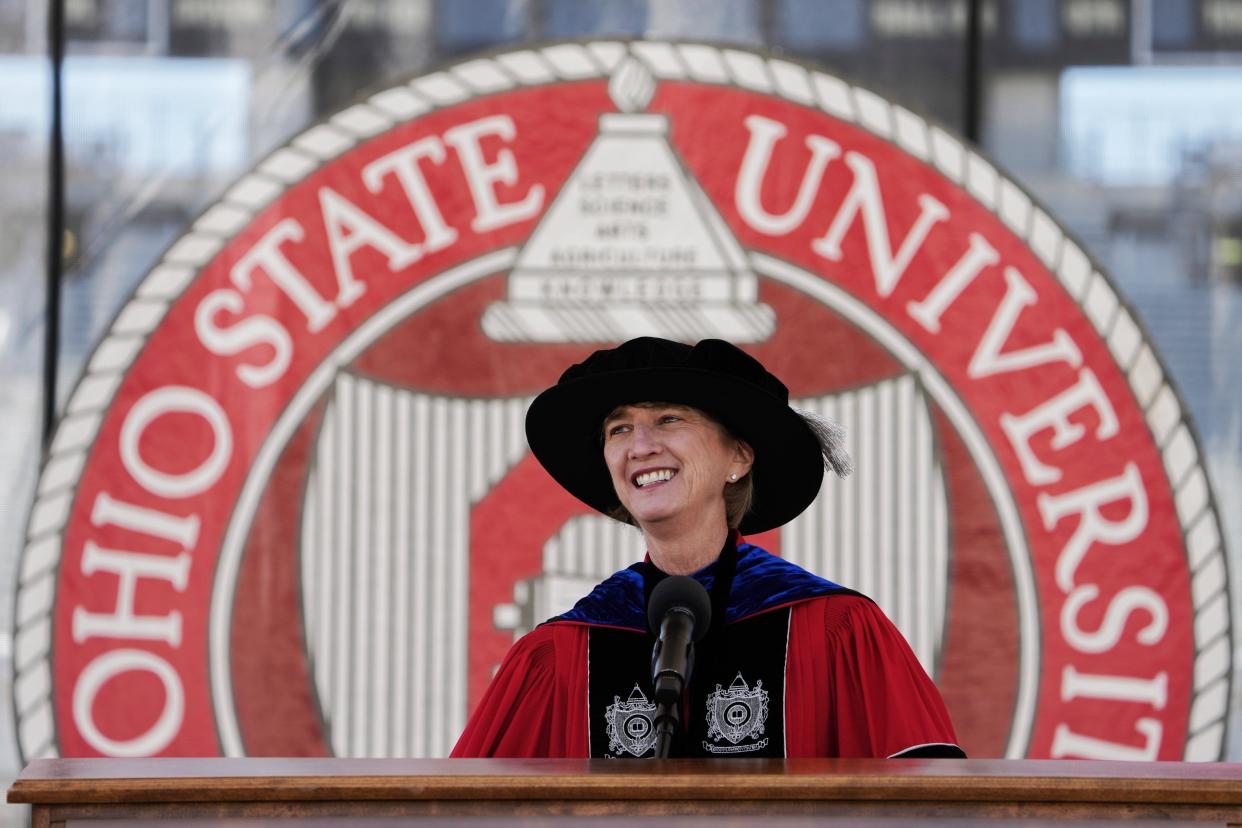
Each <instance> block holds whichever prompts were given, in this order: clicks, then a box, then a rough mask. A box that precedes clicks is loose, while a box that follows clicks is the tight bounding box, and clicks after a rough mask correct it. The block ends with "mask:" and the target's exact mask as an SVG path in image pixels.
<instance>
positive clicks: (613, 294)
mask: <svg viewBox="0 0 1242 828" xmlns="http://www.w3.org/2000/svg"><path fill="white" fill-rule="evenodd" d="M608 90H609V95H610V97H611V98H612V101H613V103H614V104H615V105H616V106H617V109H618V110H620V111H619V112H615V113H606V114H604V115H601V116H600V119H599V134H598V136H597V137H596V138H595V140H594V142H592V144H591V146H590V147H589V148H588V149H587V151H586V154H585V155H584V156H583V158H582V160H581V161H580V162H579V163H578V166H577V168H576V169H575V170H574V171H573V173H572V174H571V175H570V177H569V179H568V181H567V182H566V183H565V186H564V187H563V188H562V189H561V191H560V193H558V194H557V196H556V198H555V199H554V200H553V202H552V204H551V206H550V207H549V208H548V210H547V212H546V213H545V214H544V216H543V218H542V219H541V220H540V222H539V224H538V226H537V227H536V228H535V231H534V233H532V234H531V237H530V240H529V241H528V242H527V244H526V246H525V247H524V248H523V249H522V250H521V252H520V253H519V254H518V259H517V262H516V264H515V265H514V268H513V270H512V271H511V272H510V274H509V277H508V295H507V298H506V299H505V300H504V301H501V302H496V303H494V304H492V305H491V306H489V307H488V308H487V310H486V311H485V312H484V315H483V330H484V332H485V333H486V334H487V335H488V336H489V337H491V338H492V339H495V340H498V341H504V342H513V341H519V342H615V341H620V340H625V339H630V338H632V337H635V336H660V337H665V338H668V339H677V340H683V341H695V340H698V339H702V338H705V337H718V338H722V339H728V340H730V341H733V342H739V343H747V342H761V341H763V340H765V339H767V338H768V337H770V336H771V335H772V331H773V329H774V327H775V314H774V313H773V311H772V309H771V308H770V307H769V306H767V305H764V304H761V303H760V302H759V298H758V284H757V278H756V276H755V274H754V272H753V271H752V270H751V269H750V265H749V263H748V262H747V260H746V257H745V254H744V253H743V252H742V248H741V246H740V245H739V244H738V242H737V239H736V238H734V236H733V234H732V232H731V231H730V230H729V228H728V227H727V226H726V225H725V223H724V220H723V219H722V218H721V217H720V213H719V212H718V211H717V210H716V207H715V205H713V204H712V202H711V200H710V199H708V198H707V196H706V194H705V193H704V192H703V190H702V188H701V187H700V186H699V185H698V182H697V181H695V180H694V178H693V176H691V175H690V173H689V171H688V170H687V168H686V166H685V164H684V163H683V162H682V160H681V159H680V158H679V157H678V155H677V153H676V151H675V150H674V149H673V146H672V144H671V143H670V142H669V140H668V131H669V122H668V118H667V116H665V115H660V114H655V113H648V112H645V111H643V110H645V109H646V107H647V105H648V104H649V103H650V101H651V99H652V97H653V96H654V94H655V80H654V78H653V77H652V76H651V73H650V72H649V71H648V70H647V69H646V67H644V66H643V65H642V64H641V63H639V62H638V61H637V60H635V59H634V58H628V59H626V60H625V61H623V62H622V63H621V64H620V65H619V66H618V68H617V70H616V72H614V74H613V76H612V79H611V81H610V83H609V86H608Z"/></svg>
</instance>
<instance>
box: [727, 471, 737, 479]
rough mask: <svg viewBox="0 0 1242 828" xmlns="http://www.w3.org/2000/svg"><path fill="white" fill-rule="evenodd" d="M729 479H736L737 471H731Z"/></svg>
mask: <svg viewBox="0 0 1242 828" xmlns="http://www.w3.org/2000/svg"><path fill="white" fill-rule="evenodd" d="M729 479H730V480H737V473H736V472H735V473H733V474H731V475H729Z"/></svg>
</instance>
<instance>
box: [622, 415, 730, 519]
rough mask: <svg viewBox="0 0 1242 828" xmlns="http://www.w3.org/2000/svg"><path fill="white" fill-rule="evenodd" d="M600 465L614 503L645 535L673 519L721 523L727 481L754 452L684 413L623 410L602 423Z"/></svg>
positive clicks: (701, 417)
mask: <svg viewBox="0 0 1242 828" xmlns="http://www.w3.org/2000/svg"><path fill="white" fill-rule="evenodd" d="M604 462H605V463H607V465H608V472H609V474H610V475H611V476H612V485H613V488H615V489H616V491H617V497H618V498H619V499H620V501H621V505H622V506H624V507H625V508H626V509H627V510H628V511H629V513H630V514H631V515H633V516H634V519H635V520H636V521H638V524H639V526H642V527H644V528H646V527H648V526H654V525H656V524H661V523H665V522H668V521H675V520H677V519H679V518H682V519H685V518H687V517H688V518H690V519H691V520H697V519H701V518H702V519H713V520H714V519H715V516H716V515H717V513H718V514H719V516H720V519H721V520H722V521H723V520H724V514H725V505H724V489H725V486H726V485H727V484H728V483H729V482H730V475H733V474H736V475H737V476H738V478H739V479H740V478H742V477H743V476H745V475H746V473H747V472H748V471H750V467H751V463H752V462H753V452H752V451H751V448H750V446H749V445H747V444H746V443H744V442H742V441H741V440H736V439H734V438H732V437H730V436H729V435H728V433H727V432H726V431H725V430H724V428H722V427H721V426H720V425H719V424H718V423H717V422H716V421H715V420H713V419H711V418H710V417H709V416H707V415H706V414H704V413H703V412H702V411H699V410H698V409H696V408H691V407H689V406H685V405H675V404H672V403H639V404H636V405H623V406H621V407H620V408H617V409H616V410H615V411H613V412H612V413H611V414H610V415H608V417H607V418H605V420H604Z"/></svg>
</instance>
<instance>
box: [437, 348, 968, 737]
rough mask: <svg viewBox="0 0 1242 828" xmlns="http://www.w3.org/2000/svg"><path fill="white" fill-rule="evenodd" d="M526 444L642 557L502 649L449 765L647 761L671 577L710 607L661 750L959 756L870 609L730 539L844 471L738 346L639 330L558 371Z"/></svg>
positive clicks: (914, 664)
mask: <svg viewBox="0 0 1242 828" xmlns="http://www.w3.org/2000/svg"><path fill="white" fill-rule="evenodd" d="M526 434H527V439H528V441H529V443H530V447H531V450H532V451H533V452H534V454H535V456H536V457H537V458H538V459H539V461H540V462H541V463H542V464H543V465H544V467H545V468H546V469H547V470H548V472H549V473H550V474H551V475H552V477H553V478H555V479H556V481H557V482H558V483H560V484H561V485H562V486H564V487H565V488H566V489H567V490H568V491H569V492H570V493H572V494H574V495H575V496H576V497H578V498H579V499H581V500H582V501H583V502H585V503H586V504H588V505H589V506H591V507H592V508H594V509H597V510H599V511H601V512H603V513H605V514H608V515H610V516H612V517H614V518H616V519H618V520H623V521H626V522H629V523H632V524H634V525H636V526H637V527H638V528H639V529H640V530H641V531H642V533H643V537H644V539H645V540H646V543H647V560H645V561H643V562H642V563H638V564H635V565H633V566H631V567H630V568H629V569H625V570H622V571H621V572H618V573H617V574H615V575H613V576H612V577H611V578H609V579H608V580H606V581H604V582H603V583H602V584H600V585H599V586H597V587H596V588H595V589H594V591H592V592H591V594H590V595H588V596H586V597H585V598H583V599H582V600H581V601H579V602H578V603H577V604H576V605H575V606H574V608H573V609H572V610H570V611H569V612H567V613H565V614H564V615H561V616H559V617H558V618H554V619H552V620H551V621H549V622H548V623H545V624H543V625H541V626H540V627H538V628H537V629H535V630H534V631H532V632H531V633H530V634H528V635H526V636H525V637H523V638H522V639H521V640H520V641H518V642H517V643H516V644H515V645H514V646H513V649H512V650H511V651H510V652H509V655H508V656H507V657H506V658H505V661H504V663H503V664H502V665H501V667H500V670H499V672H498V673H497V674H496V677H495V679H494V680H493V681H492V684H491V686H490V687H489V688H488V690H487V693H486V694H485V696H484V698H483V700H482V702H481V703H480V705H479V707H478V709H477V710H476V711H475V713H474V715H473V716H472V718H471V720H470V723H469V724H468V725H467V727H466V730H465V732H464V733H463V734H462V736H461V739H460V740H459V741H458V743H457V746H456V748H454V750H453V755H454V756H553V757H555V756H584V757H585V756H597V757H602V756H611V757H638V756H650V755H652V753H653V751H654V743H655V732H654V727H653V724H652V719H653V715H654V712H655V704H654V702H653V701H652V690H651V650H652V644H653V642H654V638H653V636H652V634H651V633H650V632H649V631H648V628H647V613H646V602H647V598H648V597H649V596H650V595H651V592H652V590H653V589H654V587H655V585H656V584H658V583H659V582H660V581H661V580H662V579H663V578H665V577H666V576H669V575H691V576H692V577H694V578H695V579H696V580H698V581H699V582H700V583H701V584H702V585H703V586H704V587H705V588H706V589H707V592H708V593H709V595H710V596H711V601H712V614H711V618H712V621H711V627H710V629H709V631H708V633H707V635H706V637H705V638H704V639H703V640H702V641H700V642H699V643H698V645H696V664H695V667H694V671H693V673H692V676H691V680H690V684H689V687H688V688H687V689H686V692H685V696H684V701H683V705H682V710H681V715H682V727H681V731H680V733H679V734H678V737H677V740H676V741H675V743H674V747H673V751H672V755H673V756H741V757H762V756H790V757H794V756H916V755H917V756H961V755H963V754H962V751H961V749H960V748H958V747H957V745H956V744H955V742H956V739H955V737H954V735H953V727H952V724H951V723H950V722H949V717H948V714H947V713H946V711H945V708H944V703H943V702H942V701H941V698H940V695H939V693H938V692H937V690H936V688H935V686H934V685H933V684H932V682H931V680H930V679H929V678H928V677H927V674H926V673H925V672H924V671H923V669H922V668H921V667H920V665H919V663H918V661H917V660H916V659H915V657H914V654H913V653H912V652H911V651H910V648H909V646H908V645H907V644H906V642H905V641H904V640H903V639H902V637H901V635H900V633H898V632H897V630H896V629H895V628H894V627H893V625H892V624H891V623H890V622H889V621H888V619H887V618H885V617H884V615H883V613H881V612H880V610H879V609H878V608H877V607H876V606H875V604H874V603H872V602H871V601H870V600H869V599H867V598H865V597H863V596H861V595H859V594H858V593H856V592H853V591H851V590H849V589H846V588H844V587H841V586H838V585H836V584H833V583H831V582H829V581H825V580H824V579H822V578H819V577H817V576H815V575H813V574H811V573H809V572H807V571H805V570H803V569H801V568H799V567H797V566H795V565H793V564H791V563H788V562H786V561H784V560H782V559H781V558H778V557H775V556H773V555H771V554H769V553H767V552H766V551H764V550H762V549H760V548H758V547H756V546H753V545H751V544H748V543H746V542H745V540H744V539H743V538H742V535H741V534H740V533H751V534H753V533H756V532H762V531H765V530H767V529H772V528H775V527H777V526H781V525H782V524H784V523H786V522H788V521H790V520H792V519H793V518H794V517H796V516H797V515H798V514H799V513H801V512H802V511H803V510H804V509H805V508H806V507H807V506H809V505H810V503H811V502H812V501H813V500H814V499H815V497H816V495H817V494H818V492H819V487H820V484H821V482H822V480H823V475H824V468H825V466H828V467H829V468H832V469H833V470H834V471H836V472H837V473H838V474H841V475H842V476H843V475H845V474H847V473H848V472H849V460H848V457H847V456H846V455H845V452H844V451H843V449H842V448H841V445H840V443H841V438H840V430H839V429H838V428H836V427H835V426H833V425H832V424H829V423H825V422H822V421H818V420H815V419H813V418H810V417H808V416H806V415H803V414H800V413H799V412H797V411H795V410H794V409H792V408H791V407H790V406H789V391H788V389H787V388H786V387H785V386H784V384H782V383H781V382H780V380H778V379H777V378H776V377H774V376H773V375H772V374H770V373H769V372H768V371H767V370H765V369H764V367H763V366H762V365H761V364H760V363H759V362H758V361H756V360H755V359H754V358H752V357H750V356H749V355H747V354H746V353H744V352H743V351H741V350H740V349H738V348H737V347H735V346H733V345H730V344H729V343H727V342H723V341H721V340H712V339H709V340H704V341H702V342H700V343H698V344H697V345H695V346H693V347H691V346H689V345H683V344H680V343H676V342H669V341H667V340H662V339H654V338H649V337H644V338H641V339H634V340H631V341H629V342H626V343H625V344H623V345H621V346H619V347H617V348H613V349H609V350H603V351H597V352H596V353H594V354H592V355H591V356H590V357H589V358H587V359H586V360H585V361H584V362H582V363H580V364H578V365H574V366H572V367H571V368H570V369H569V370H567V371H566V372H565V373H564V374H563V375H562V376H561V378H560V381H559V382H558V383H557V384H556V385H555V386H553V387H552V388H549V389H548V390H547V391H545V392H543V393H542V394H540V395H539V397H537V398H536V399H535V401H534V402H533V403H532V404H531V407H530V410H529V411H528V412H527V416H526Z"/></svg>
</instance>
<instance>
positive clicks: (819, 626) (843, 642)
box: [786, 595, 965, 757]
mask: <svg viewBox="0 0 1242 828" xmlns="http://www.w3.org/2000/svg"><path fill="white" fill-rule="evenodd" d="M789 637H790V646H789V660H790V664H789V667H788V669H787V677H786V681H787V693H788V695H787V698H786V705H787V708H788V711H787V713H786V716H787V722H788V725H789V731H790V732H789V733H788V734H787V736H786V749H787V755H789V756H840V757H895V756H909V757H912V756H939V757H959V756H964V755H965V754H964V753H963V751H962V749H961V748H960V747H958V745H957V737H956V735H955V734H954V732H953V724H952V722H951V721H950V720H949V714H948V711H947V710H946V709H945V706H944V701H943V700H942V699H941V697H940V691H939V690H937V689H936V686H935V685H934V684H933V683H932V680H931V679H930V678H929V677H928V675H927V673H926V672H925V671H924V670H923V667H922V666H921V665H920V664H919V662H918V659H917V658H915V656H914V653H913V652H912V651H911V649H910V645H909V644H907V643H906V641H905V639H904V638H902V636H901V633H900V632H898V631H897V628H896V627H894V626H893V624H892V622H891V621H889V620H888V618H886V617H885V616H884V613H883V612H882V611H881V610H880V609H879V607H877V606H876V605H875V604H874V603H873V602H872V601H870V600H869V599H867V598H864V597H862V596H858V595H833V596H828V597H826V598H821V599H818V600H814V601H806V602H804V603H802V604H798V605H796V606H794V608H793V610H792V613H791V616H790V630H789Z"/></svg>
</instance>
